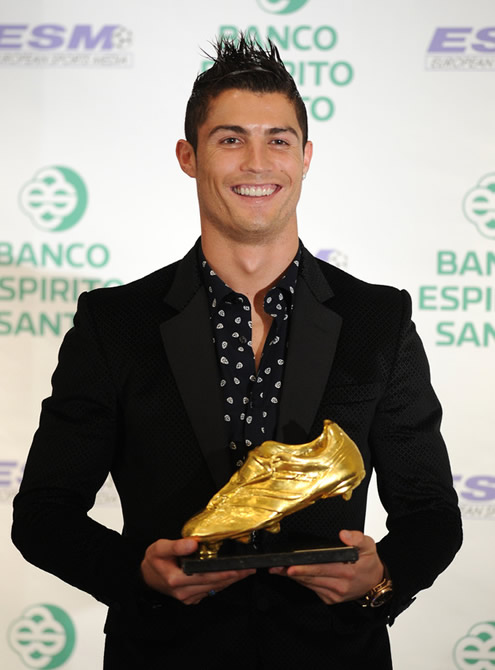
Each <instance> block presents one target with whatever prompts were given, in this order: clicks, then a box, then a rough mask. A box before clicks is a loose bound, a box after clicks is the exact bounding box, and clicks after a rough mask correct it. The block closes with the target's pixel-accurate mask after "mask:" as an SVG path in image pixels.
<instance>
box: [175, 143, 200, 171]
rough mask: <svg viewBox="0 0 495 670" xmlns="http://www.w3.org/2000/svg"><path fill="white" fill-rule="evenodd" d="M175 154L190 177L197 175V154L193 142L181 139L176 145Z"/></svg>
mask: <svg viewBox="0 0 495 670" xmlns="http://www.w3.org/2000/svg"><path fill="white" fill-rule="evenodd" d="M175 155H176V156H177V160H178V161H179V165H180V166H181V168H182V170H183V171H184V172H185V173H186V174H187V175H189V177H196V154H195V153H194V149H193V147H192V144H190V143H189V142H188V141H187V140H179V141H178V142H177V146H176V147H175Z"/></svg>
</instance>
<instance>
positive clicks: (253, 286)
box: [201, 230, 299, 302]
mask: <svg viewBox="0 0 495 670" xmlns="http://www.w3.org/2000/svg"><path fill="white" fill-rule="evenodd" d="M201 247H202V249H203V253H204V255H205V258H206V260H207V261H208V263H209V265H210V267H211V268H212V269H213V270H214V271H215V272H216V273H217V275H218V276H219V277H220V278H221V279H222V280H223V281H224V282H225V283H226V284H227V285H228V286H230V288H232V289H233V290H234V291H236V292H238V293H242V294H243V295H245V296H247V297H248V298H249V299H250V301H251V302H253V299H254V298H255V296H258V298H259V297H260V294H261V295H264V294H265V293H266V291H268V290H269V289H270V288H271V287H272V286H273V285H274V284H275V283H276V282H277V280H278V279H279V278H280V277H281V276H282V275H283V274H284V272H285V270H286V269H287V268H288V266H289V265H290V263H291V261H292V259H293V258H294V256H295V255H296V253H297V249H298V247H299V239H298V237H297V230H296V231H295V233H292V234H289V235H285V236H280V237H278V238H277V239H276V240H273V241H265V242H263V243H259V244H255V243H246V244H243V243H240V242H238V241H234V240H229V239H227V240H226V239H224V238H223V237H222V238H220V237H219V236H217V235H211V234H208V235H204V234H203V236H202V238H201Z"/></svg>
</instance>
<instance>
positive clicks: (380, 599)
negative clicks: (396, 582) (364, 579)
mask: <svg viewBox="0 0 495 670" xmlns="http://www.w3.org/2000/svg"><path fill="white" fill-rule="evenodd" d="M392 594H393V589H392V580H391V579H390V577H389V576H388V573H387V572H386V571H385V576H384V578H383V579H382V581H381V582H380V583H379V584H377V585H376V586H374V587H373V588H372V589H370V590H369V591H368V593H366V594H365V595H364V596H363V597H362V598H359V599H358V601H357V602H358V603H359V604H360V605H361V607H381V606H382V605H384V604H385V603H386V602H388V601H389V600H390V598H391V597H392Z"/></svg>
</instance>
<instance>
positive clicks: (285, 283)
mask: <svg viewBox="0 0 495 670" xmlns="http://www.w3.org/2000/svg"><path fill="white" fill-rule="evenodd" d="M301 254H302V242H301V241H300V240H299V247H298V250H297V253H296V255H295V256H294V258H293V259H292V261H291V263H290V265H289V266H288V268H287V270H286V271H285V273H284V274H283V275H282V277H280V279H279V280H278V282H277V283H276V284H275V285H274V286H272V287H271V288H270V289H269V290H268V291H267V293H266V297H265V300H266V298H267V297H268V296H269V295H270V293H272V291H275V290H280V291H281V292H282V293H283V295H284V299H285V300H286V302H287V309H289V310H290V309H291V307H292V302H293V297H294V293H295V290H296V284H297V277H298V274H299V266H300V262H301ZM198 262H199V268H200V273H201V277H202V280H203V284H204V286H205V288H206V290H207V292H208V302H209V304H210V307H213V308H215V307H217V306H218V305H220V303H221V302H223V301H224V300H226V299H227V298H228V296H238V295H242V294H240V293H236V292H235V291H234V290H233V289H232V288H230V286H228V284H226V283H225V282H224V281H223V280H222V278H221V277H219V276H218V275H217V274H216V272H215V271H214V270H212V269H211V267H210V266H209V264H208V261H207V260H206V258H205V256H204V254H203V249H202V248H201V245H198ZM242 297H244V298H245V296H242Z"/></svg>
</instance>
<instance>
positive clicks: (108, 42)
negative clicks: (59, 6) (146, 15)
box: [0, 23, 132, 51]
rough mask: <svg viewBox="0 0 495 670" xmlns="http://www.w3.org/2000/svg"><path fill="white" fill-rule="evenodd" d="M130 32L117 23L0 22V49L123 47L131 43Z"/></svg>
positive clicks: (78, 49) (102, 48) (71, 49)
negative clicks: (38, 23)
mask: <svg viewBox="0 0 495 670" xmlns="http://www.w3.org/2000/svg"><path fill="white" fill-rule="evenodd" d="M131 41H132V35H131V33H130V32H129V31H128V30H127V29H126V28H123V27H122V26H119V25H118V24H115V25H104V26H101V27H99V28H95V27H94V26H91V25H89V24H77V25H75V26H71V27H68V26H64V25H61V24H58V23H43V24H40V25H36V26H29V25H28V24H27V23H15V24H14V23H11V24H0V50H4V51H11V50H12V51H17V50H21V49H33V50H38V51H50V50H55V49H67V50H69V51H80V50H85V51H88V50H91V51H92V50H102V51H109V50H111V49H121V48H125V47H128V46H130V44H131Z"/></svg>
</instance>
